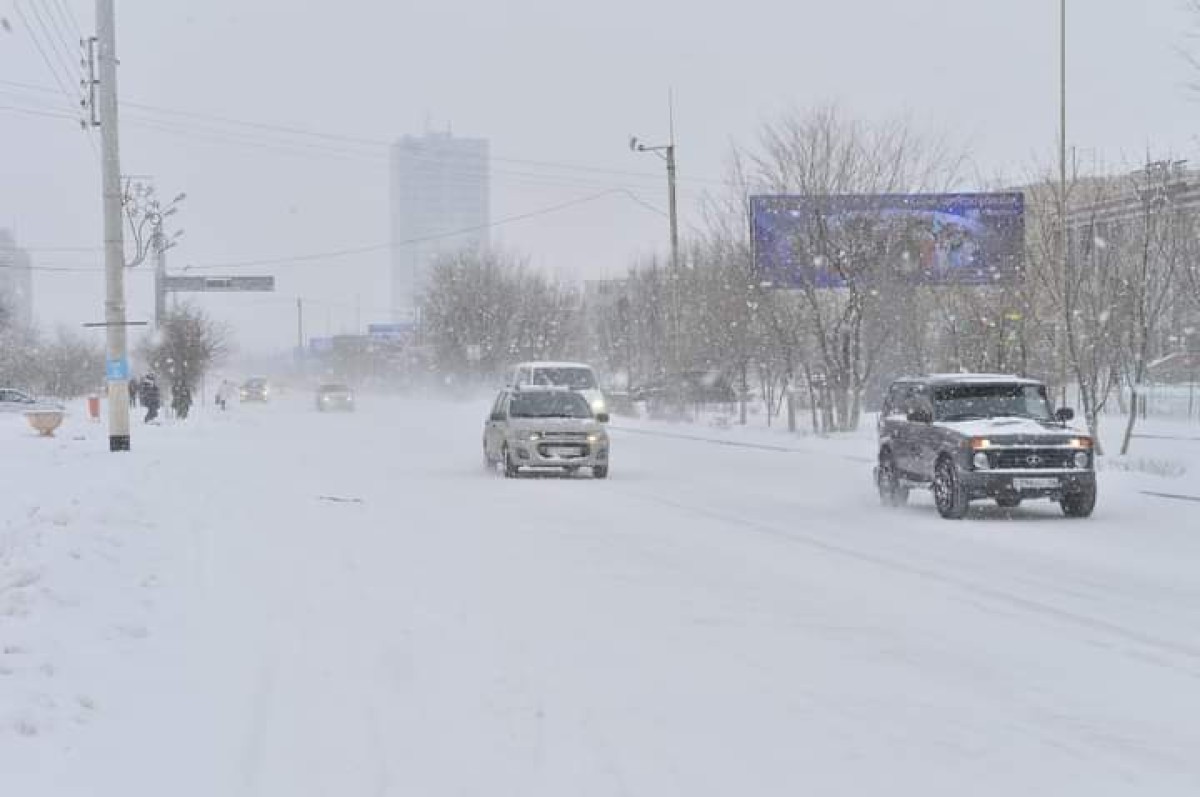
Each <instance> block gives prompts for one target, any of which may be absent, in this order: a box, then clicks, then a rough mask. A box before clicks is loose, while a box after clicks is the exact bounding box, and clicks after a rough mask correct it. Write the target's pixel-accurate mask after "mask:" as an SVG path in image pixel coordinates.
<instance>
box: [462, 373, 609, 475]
mask: <svg viewBox="0 0 1200 797" xmlns="http://www.w3.org/2000/svg"><path fill="white" fill-rule="evenodd" d="M607 421H608V415H607V413H603V412H600V413H593V412H592V408H591V406H590V405H589V404H588V400H587V399H586V398H584V397H583V396H582V395H580V394H579V393H577V392H575V391H573V390H563V389H555V388H520V389H509V390H502V391H501V392H500V395H498V396H496V401H495V403H494V404H493V405H492V411H491V413H490V414H489V415H488V419H487V424H486V425H485V427H484V430H483V461H484V463H485V464H486V465H487V466H488V467H489V468H494V467H495V466H496V464H497V463H500V464H503V465H504V475H505V476H507V477H508V478H513V477H515V476H517V475H518V474H519V473H520V471H521V469H522V468H555V469H559V470H564V471H566V472H567V473H575V472H576V471H578V470H579V469H580V468H590V469H591V471H592V475H593V476H595V477H596V478H597V479H606V478H608V451H609V446H608V433H607V432H606V431H605V430H604V423H606V422H607Z"/></svg>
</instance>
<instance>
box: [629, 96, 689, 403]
mask: <svg viewBox="0 0 1200 797" xmlns="http://www.w3.org/2000/svg"><path fill="white" fill-rule="evenodd" d="M667 105H668V112H669V114H670V137H669V138H668V140H667V143H666V144H661V145H658V146H650V145H648V144H646V143H644V142H642V141H639V140H638V138H637V137H636V136H634V137H633V138H631V139H630V140H629V148H630V149H631V150H633V151H634V152H653V153H655V154H657V155H659V157H661V158H662V159H663V160H665V161H666V162H667V211H668V218H669V219H670V224H671V290H670V296H671V298H670V302H671V317H672V318H671V328H670V331H669V335H670V338H671V339H670V341H669V346H670V352H671V371H672V373H671V374H669V380H670V382H671V384H672V385H673V387H674V389H673V390H672V391H671V392H672V394H673V397H674V399H675V401H676V403H677V404H678V409H682V408H683V397H682V394H681V390H682V387H681V385H680V384H679V381H680V380H681V379H682V371H683V362H682V360H683V356H682V354H683V342H682V341H681V340H680V336H681V330H682V328H683V326H682V321H683V319H682V313H683V310H682V307H681V304H682V303H681V302H680V298H679V292H680V281H681V280H682V278H683V275H682V274H681V273H680V266H681V263H680V261H679V211H678V203H677V201H676V189H675V183H676V171H675V106H674V102H673V100H672V99H671V97H670V95H668V100H667Z"/></svg>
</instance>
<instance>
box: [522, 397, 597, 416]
mask: <svg viewBox="0 0 1200 797" xmlns="http://www.w3.org/2000/svg"><path fill="white" fill-rule="evenodd" d="M508 414H509V415H510V416H511V417H513V418H590V417H592V410H591V407H589V406H588V403H587V400H586V399H584V398H583V396H580V395H579V394H577V393H566V392H563V393H552V392H545V393H523V394H521V395H519V396H514V397H513V400H512V405H511V406H510V407H509V410H508Z"/></svg>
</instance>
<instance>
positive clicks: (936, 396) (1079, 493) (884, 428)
mask: <svg viewBox="0 0 1200 797" xmlns="http://www.w3.org/2000/svg"><path fill="white" fill-rule="evenodd" d="M1074 416H1075V414H1074V412H1073V411H1072V410H1069V409H1060V410H1058V411H1057V412H1056V411H1055V410H1054V409H1053V407H1052V405H1051V402H1050V398H1049V394H1048V391H1047V390H1046V386H1045V385H1044V384H1042V383H1041V382H1038V381H1036V380H1033V379H1024V378H1021V377H1016V376H993V375H987V374H952V375H945V376H925V377H916V378H906V379H900V380H898V381H896V382H894V383H893V384H892V385H891V387H890V388H889V390H888V392H887V396H886V397H885V399H884V404H883V409H882V411H881V412H880V413H879V464H878V465H877V466H876V468H875V482H876V486H877V488H878V490H879V497H880V500H881V501H882V502H883V503H884V504H885V505H886V506H901V505H903V504H904V503H905V502H906V501H907V500H908V494H909V490H910V489H912V488H928V489H931V490H932V491H933V497H934V503H935V504H936V505H937V509H938V512H939V513H940V514H941V515H942V517H945V518H961V517H963V516H964V515H965V514H966V513H967V507H968V505H969V504H970V502H971V501H975V500H980V499H993V500H995V502H996V503H997V504H999V505H1000V506H1002V507H1009V508H1012V507H1017V506H1020V504H1021V502H1022V501H1024V500H1026V499H1033V498H1042V499H1047V498H1048V499H1050V500H1052V501H1057V502H1058V503H1059V505H1060V506H1061V507H1062V510H1063V513H1064V514H1066V515H1068V516H1069V517H1087V516H1089V515H1091V514H1092V510H1093V509H1094V508H1095V505H1096V470H1095V451H1094V446H1093V441H1092V438H1091V437H1089V436H1088V435H1087V434H1086V433H1084V432H1081V431H1079V430H1076V429H1072V428H1070V427H1068V426H1067V423H1068V422H1069V421H1071V420H1072V419H1073V418H1074Z"/></svg>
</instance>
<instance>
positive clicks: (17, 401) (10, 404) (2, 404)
mask: <svg viewBox="0 0 1200 797" xmlns="http://www.w3.org/2000/svg"><path fill="white" fill-rule="evenodd" d="M62 408H63V406H62V405H61V404H58V403H56V402H53V401H43V400H40V399H37V398H34V397H33V396H31V395H29V394H28V393H24V392H22V391H20V390H13V389H11V388H0V412H29V411H30V410H45V409H52V410H61V409H62Z"/></svg>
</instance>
